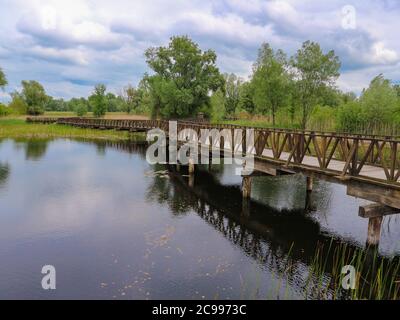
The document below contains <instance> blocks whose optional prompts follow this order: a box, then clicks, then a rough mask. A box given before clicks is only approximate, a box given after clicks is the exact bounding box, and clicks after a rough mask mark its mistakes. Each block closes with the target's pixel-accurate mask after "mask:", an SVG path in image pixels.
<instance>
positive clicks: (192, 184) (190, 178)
mask: <svg viewBox="0 0 400 320" xmlns="http://www.w3.org/2000/svg"><path fill="white" fill-rule="evenodd" d="M189 187H190V188H193V187H194V173H192V174H189Z"/></svg>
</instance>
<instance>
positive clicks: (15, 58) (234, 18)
mask: <svg viewBox="0 0 400 320" xmlns="http://www.w3.org/2000/svg"><path fill="white" fill-rule="evenodd" d="M399 18H400V1H398V0H359V1H357V0H353V1H350V0H344V1H342V0H330V1H321V0H301V1H300V0H287V1H284V0H278V1H276V0H270V1H261V0H229V1H228V0H220V1H217V0H215V1H208V0H168V1H167V0H164V1H162V0H147V1H143V0H141V1H139V0H113V1H110V0H108V1H104V0H96V1H91V0H68V1H64V0H57V1H52V0H29V1H27V0H25V1H22V0H0V67H1V68H2V69H3V71H4V72H5V73H6V76H7V78H8V81H9V85H8V86H7V87H6V88H5V91H3V92H2V91H0V101H8V100H9V99H10V96H9V93H10V92H13V91H15V90H20V86H21V85H20V83H21V80H38V81H39V82H41V83H42V84H43V85H44V87H45V89H46V91H47V92H48V94H50V95H52V96H54V97H57V98H64V99H69V98H71V97H80V96H83V97H86V96H88V95H89V94H90V93H91V91H92V90H93V86H94V85H95V84H96V83H104V84H106V85H107V88H108V90H109V91H111V92H114V93H118V92H119V91H120V89H121V88H122V87H123V86H125V85H127V84H128V83H131V84H133V85H137V83H138V82H139V81H140V79H141V78H142V76H143V74H144V73H145V72H148V71H149V69H148V67H147V65H146V62H145V57H144V51H145V50H146V49H147V48H149V47H153V46H165V45H168V42H169V38H170V37H171V36H174V35H188V36H189V37H191V38H192V39H193V40H194V41H195V42H197V43H198V44H199V45H200V47H201V49H203V50H206V49H213V50H215V51H216V53H217V56H218V59H217V64H218V67H219V68H220V71H221V72H228V73H230V72H234V73H236V74H237V75H239V76H241V77H243V78H244V79H248V77H249V75H250V74H251V67H252V64H253V62H254V60H255V59H256V57H257V50H258V48H259V47H260V45H261V44H262V43H263V42H268V43H270V44H271V46H272V47H273V48H275V49H278V48H279V49H283V50H284V51H285V52H286V53H287V54H288V56H291V55H293V54H294V53H295V52H296V50H297V49H298V48H300V46H301V44H302V43H303V42H304V41H306V40H311V41H316V42H318V43H320V45H321V47H322V49H323V51H324V52H327V51H329V50H331V49H333V50H335V53H336V54H337V55H338V56H339V57H340V60H341V63H342V66H341V76H340V78H339V79H338V81H337V85H338V87H339V88H340V89H342V90H344V91H354V92H356V93H357V94H359V93H360V92H361V90H362V89H363V88H364V87H367V86H368V84H369V82H370V80H371V79H372V78H373V77H375V76H376V75H378V74H380V73H383V74H384V76H385V77H386V78H388V79H391V80H392V81H393V82H395V83H398V82H400V41H399V40H398V39H399V37H398V30H400V19H399Z"/></svg>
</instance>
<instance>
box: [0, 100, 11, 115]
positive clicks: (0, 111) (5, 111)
mask: <svg viewBox="0 0 400 320" xmlns="http://www.w3.org/2000/svg"><path fill="white" fill-rule="evenodd" d="M10 113H11V110H10V108H9V107H6V106H5V105H4V104H1V103H0V117H4V116H7V115H9V114H10Z"/></svg>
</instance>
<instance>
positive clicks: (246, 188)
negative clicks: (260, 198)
mask: <svg viewBox="0 0 400 320" xmlns="http://www.w3.org/2000/svg"><path fill="white" fill-rule="evenodd" d="M242 195H243V198H244V199H247V198H250V196H251V176H243V179H242Z"/></svg>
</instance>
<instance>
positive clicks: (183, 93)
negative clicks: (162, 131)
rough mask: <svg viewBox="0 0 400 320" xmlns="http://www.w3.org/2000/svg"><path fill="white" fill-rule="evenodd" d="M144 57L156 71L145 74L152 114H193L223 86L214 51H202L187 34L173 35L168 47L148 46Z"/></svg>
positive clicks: (164, 115) (184, 115) (170, 115)
mask: <svg viewBox="0 0 400 320" xmlns="http://www.w3.org/2000/svg"><path fill="white" fill-rule="evenodd" d="M145 56H146V61H147V63H148V65H149V67H150V68H151V69H152V70H153V71H154V73H155V74H154V75H152V76H147V77H146V79H147V81H148V85H149V86H150V87H151V89H150V92H151V94H152V102H153V115H155V116H158V115H161V116H163V117H178V118H179V117H187V116H194V115H196V113H197V112H198V111H199V109H200V108H201V107H202V106H203V105H205V104H209V101H210V95H209V93H210V92H215V91H216V90H217V89H218V88H220V87H222V86H223V83H224V79H223V77H222V76H221V74H220V73H219V70H218V68H217V67H216V59H217V56H216V54H215V52H214V51H212V50H207V51H204V52H203V51H202V50H201V49H200V48H199V46H198V45H197V44H196V43H194V42H193V41H192V40H191V39H190V38H188V37H187V36H182V37H172V38H171V40H170V43H169V45H168V47H158V48H150V49H148V50H147V51H146V53H145Z"/></svg>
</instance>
